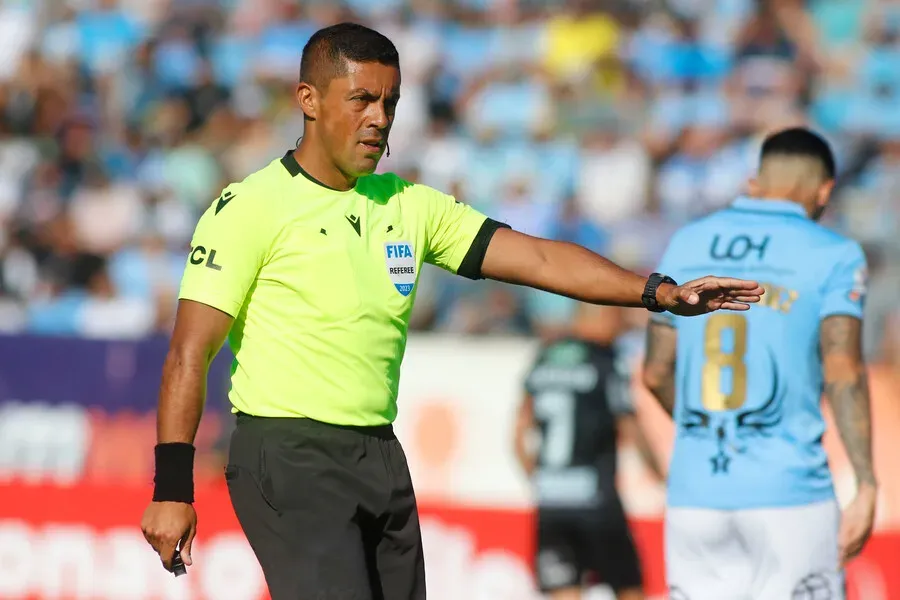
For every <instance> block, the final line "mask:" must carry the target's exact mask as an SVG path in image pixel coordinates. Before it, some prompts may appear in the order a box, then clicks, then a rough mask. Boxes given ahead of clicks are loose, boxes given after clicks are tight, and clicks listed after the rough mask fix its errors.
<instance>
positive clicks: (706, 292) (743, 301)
mask: <svg viewBox="0 0 900 600" xmlns="http://www.w3.org/2000/svg"><path fill="white" fill-rule="evenodd" d="M764 293H765V290H764V289H763V288H762V286H760V285H759V284H758V283H757V282H755V281H745V280H743V279H734V278H731V277H713V276H708V277H701V278H700V279H695V280H693V281H689V282H687V283H685V284H683V285H679V286H675V285H671V284H665V283H664V284H661V285H660V286H659V289H658V290H657V292H656V299H657V301H658V302H659V304H660V306H661V307H663V308H665V309H666V310H668V311H669V312H670V313H672V314H676V315H681V316H684V317H693V316H697V315H702V314H705V313H709V312H713V311H716V310H748V309H749V308H750V305H751V304H754V303H756V302H759V301H760V298H761V297H762V295H763V294H764Z"/></svg>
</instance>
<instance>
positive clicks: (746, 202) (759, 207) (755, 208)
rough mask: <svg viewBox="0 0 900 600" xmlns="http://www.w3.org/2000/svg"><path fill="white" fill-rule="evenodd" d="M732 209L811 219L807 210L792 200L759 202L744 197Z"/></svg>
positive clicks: (733, 204)
mask: <svg viewBox="0 0 900 600" xmlns="http://www.w3.org/2000/svg"><path fill="white" fill-rule="evenodd" d="M731 208H732V209H734V210H740V211H744V212H755V213H765V214H776V215H790V216H795V217H803V218H809V215H807V214H806V210H805V209H804V208H803V207H802V206H800V205H799V204H797V203H796V202H791V201H790V200H759V199H757V198H751V197H749V196H742V197H740V198H738V199H737V200H735V201H734V202H732V203H731Z"/></svg>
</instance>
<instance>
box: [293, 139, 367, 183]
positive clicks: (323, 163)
mask: <svg viewBox="0 0 900 600" xmlns="http://www.w3.org/2000/svg"><path fill="white" fill-rule="evenodd" d="M293 158H294V160H295V161H297V164H298V165H299V166H300V169H301V171H302V172H303V174H304V175H306V177H307V178H308V179H312V180H313V181H314V182H315V183H318V184H319V185H321V186H323V187H326V188H331V189H333V190H337V191H340V192H346V191H348V190H352V189H353V188H354V187H356V180H357V177H349V176H347V175H345V174H344V173H343V172H342V171H341V170H340V169H339V168H338V167H337V165H336V164H334V161H332V160H331V159H329V158H328V157H327V156H326V155H325V153H324V152H323V151H322V150H321V149H320V148H318V147H316V146H314V145H313V144H312V142H311V141H307V138H303V139H302V140H301V141H300V146H299V147H298V148H297V149H296V150H294V152H293Z"/></svg>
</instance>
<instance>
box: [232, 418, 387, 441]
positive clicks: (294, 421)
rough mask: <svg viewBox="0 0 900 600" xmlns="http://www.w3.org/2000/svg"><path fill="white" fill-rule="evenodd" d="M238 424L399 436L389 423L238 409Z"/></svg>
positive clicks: (373, 435) (382, 437)
mask: <svg viewBox="0 0 900 600" xmlns="http://www.w3.org/2000/svg"><path fill="white" fill-rule="evenodd" d="M235 416H236V418H237V423H238V425H241V424H250V423H258V424H262V423H267V424H272V425H275V426H284V427H287V428H297V429H303V428H312V429H319V430H323V429H333V430H341V431H350V432H354V433H358V434H361V435H365V436H369V437H375V438H379V439H383V440H394V439H397V436H396V435H395V434H394V426H393V425H391V424H387V425H339V424H336V423H326V422H324V421H316V420H315V419H309V418H307V417H258V416H255V415H248V414H247V413H244V412H240V411H238V412H237V413H235Z"/></svg>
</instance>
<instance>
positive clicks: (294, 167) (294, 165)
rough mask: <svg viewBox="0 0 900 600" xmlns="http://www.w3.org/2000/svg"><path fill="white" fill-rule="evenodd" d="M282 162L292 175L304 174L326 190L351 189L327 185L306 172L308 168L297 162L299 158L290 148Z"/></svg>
mask: <svg viewBox="0 0 900 600" xmlns="http://www.w3.org/2000/svg"><path fill="white" fill-rule="evenodd" d="M281 164H282V166H284V168H285V169H287V172H288V173H290V174H291V177H296V176H297V175H303V176H304V177H305V178H306V179H308V180H309V181H311V182H313V183H314V184H316V185H318V186H320V187H323V188H325V189H326V190H331V191H333V192H346V191H349V190H339V189H337V188H333V187H331V186H330V185H325V184H324V183H322V182H321V181H319V180H318V179H316V178H315V177H313V176H312V175H310V174H309V173H307V172H306V170H305V169H304V168H303V167H301V166H300V163H298V162H297V159H296V158H294V151H293V150H288V151H287V152H285V154H284V156H282V157H281Z"/></svg>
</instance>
